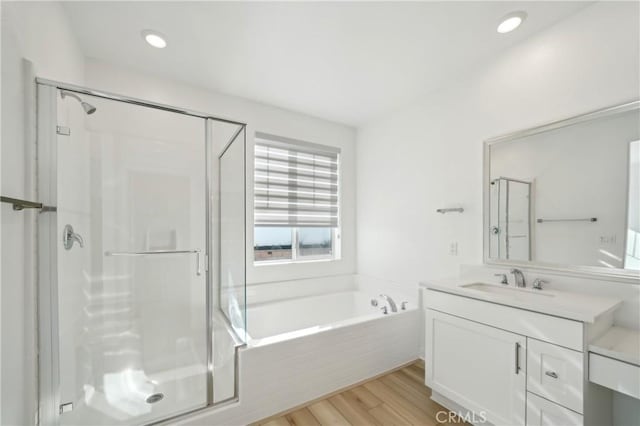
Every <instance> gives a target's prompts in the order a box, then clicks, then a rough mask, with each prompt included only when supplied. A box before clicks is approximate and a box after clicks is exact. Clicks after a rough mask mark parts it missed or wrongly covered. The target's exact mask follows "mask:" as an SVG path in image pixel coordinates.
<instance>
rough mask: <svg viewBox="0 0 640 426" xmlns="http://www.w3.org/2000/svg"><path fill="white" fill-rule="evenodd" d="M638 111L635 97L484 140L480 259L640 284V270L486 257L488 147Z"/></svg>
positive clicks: (639, 108)
mask: <svg viewBox="0 0 640 426" xmlns="http://www.w3.org/2000/svg"><path fill="white" fill-rule="evenodd" d="M633 110H640V100H634V101H631V102H626V103H624V104H619V105H615V106H611V107H607V108H603V109H599V110H596V111H591V112H588V113H586V114H581V115H577V116H574V117H570V118H565V119H562V120H558V121H553V122H551V123H547V124H543V125H541V126H536V127H531V128H528V129H524V130H519V131H516V132H513V133H508V134H506V135H502V136H497V137H494V138H490V139H487V140H485V141H484V154H483V173H482V192H483V194H482V204H483V206H482V224H483V230H482V240H483V260H484V264H485V265H493V266H513V267H519V268H522V269H542V270H547V271H553V272H557V273H561V274H565V275H577V276H589V277H594V276H596V277H601V278H606V279H613V280H616V281H628V282H631V283H633V284H640V271H636V270H632V269H613V268H606V267H603V266H586V265H585V266H581V265H570V264H561V263H550V262H536V261H531V260H530V261H523V260H500V259H493V258H490V257H489V253H490V252H489V244H490V235H489V225H490V208H491V206H490V201H491V198H490V185H489V181H490V177H491V147H492V146H493V145H496V144H499V143H503V142H510V141H513V140H515V139H519V138H523V137H526V136H531V135H535V134H538V133H543V132H548V131H550V130H555V129H559V128H562V127H567V126H571V125H574V124H578V123H582V122H585V121H589V120H594V119H598V118H603V117H607V116H611V115H615V114H620V113H624V112H628V111H633Z"/></svg>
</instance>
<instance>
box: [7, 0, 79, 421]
mask: <svg viewBox="0 0 640 426" xmlns="http://www.w3.org/2000/svg"><path fill="white" fill-rule="evenodd" d="M1 7H2V25H1V27H2V49H1V52H2V146H1V157H2V172H1V175H2V184H1V192H2V195H8V196H14V197H18V198H26V199H35V198H37V197H36V194H35V186H34V181H35V179H34V175H33V174H32V173H33V170H34V164H35V163H34V152H35V145H34V144H35V120H34V117H35V106H34V105H35V103H34V101H35V95H34V93H35V87H34V85H33V83H32V81H29V80H28V79H27V78H28V77H27V76H29V75H33V73H35V75H38V76H42V77H46V78H52V79H60V80H70V81H75V82H78V83H82V81H83V71H84V69H83V58H82V55H81V54H80V51H79V48H78V46H77V45H76V43H75V41H74V39H73V35H72V34H71V32H70V30H69V27H68V22H67V19H66V16H65V15H64V12H63V11H62V9H61V7H60V5H59V4H56V3H36V2H21V3H7V2H2V5H1ZM23 58H26V59H28V60H29V61H30V62H24V61H23ZM31 67H32V69H31V70H30V68H31ZM1 214H2V217H1V223H2V225H1V227H2V228H1V229H2V263H1V270H2V272H1V279H2V284H1V289H2V290H1V291H2V293H1V297H0V299H1V301H2V306H1V324H2V333H1V339H2V341H1V345H0V346H1V347H2V356H1V360H2V365H1V370H0V374H1V376H2V377H1V383H2V387H3V389H2V391H1V401H0V407H1V413H0V423H1V424H3V425H26V424H33V423H34V414H35V401H36V399H35V396H36V376H35V371H36V368H35V363H36V355H35V267H34V265H35V263H34V262H35V239H34V232H33V230H34V224H35V215H36V214H37V213H36V212H34V211H23V212H14V211H12V209H11V206H10V205H7V204H2V210H1Z"/></svg>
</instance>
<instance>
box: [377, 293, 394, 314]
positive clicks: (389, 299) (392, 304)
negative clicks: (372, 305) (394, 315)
mask: <svg viewBox="0 0 640 426" xmlns="http://www.w3.org/2000/svg"><path fill="white" fill-rule="evenodd" d="M380 297H382V298H383V299H384V300H385V301H386V302H387V303H388V304H389V306H390V307H391V312H398V307H397V306H396V302H394V301H393V299H392V298H391V296H387V295H386V294H381V295H380Z"/></svg>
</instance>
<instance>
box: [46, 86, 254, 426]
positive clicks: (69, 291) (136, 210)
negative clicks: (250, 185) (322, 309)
mask: <svg viewBox="0 0 640 426" xmlns="http://www.w3.org/2000/svg"><path fill="white" fill-rule="evenodd" d="M244 146H245V124H243V123H238V122H233V121H229V120H221V119H216V118H213V117H209V116H207V115H206V114H200V113H195V112H189V111H184V110H179V109H177V108H173V107H168V106H165V105H158V104H153V103H148V102H144V101H140V100H135V99H131V98H127V97H123V96H116V95H110V94H105V93H102V92H96V91H92V90H88V89H84V88H79V87H75V86H69V85H64V84H60V83H55V82H49V81H44V80H39V81H38V190H39V197H40V198H41V199H42V200H43V202H44V203H46V204H47V205H50V206H55V209H52V210H51V211H46V212H42V213H41V214H40V215H39V231H38V232H39V253H38V258H39V303H38V310H39V318H40V323H39V326H40V330H39V353H40V366H39V380H40V396H39V397H40V404H39V406H40V424H45V425H48V424H52V425H125V424H126V425H128V424H148V423H152V422H156V421H159V420H162V419H167V418H171V417H174V416H178V415H181V414H184V413H187V412H191V411H194V410H198V409H203V408H206V407H208V406H211V405H214V404H215V403H219V402H222V401H226V400H229V399H233V398H235V397H236V396H237V391H236V388H237V385H236V383H235V377H236V376H237V375H236V374H235V372H236V369H237V362H236V359H237V355H236V350H237V348H238V347H239V346H241V345H242V344H243V331H244V329H245V328H246V326H245V321H246V315H245V311H244V291H245V287H244V285H245V281H244V278H245V277H244V274H245V263H244V262H245V260H244V259H245V256H244V250H242V251H241V250H240V247H242V248H244V222H242V227H240V226H238V225H237V224H233V223H231V224H229V226H224V225H223V224H222V223H221V221H220V217H221V215H220V214H221V213H223V212H227V211H233V212H234V215H235V216H238V212H242V213H243V214H242V217H244V208H245V207H244V202H245V196H244V162H245V159H244ZM225 152H229V153H230V152H233V153H234V155H233V156H232V157H231V156H228V157H224V156H223V155H222V154H224V153H225ZM223 159H224V162H223ZM221 165H223V166H224V167H223V168H221ZM222 169H224V170H227V172H225V173H224V174H223V173H222ZM223 178H224V181H223ZM238 182H242V186H240V184H239V183H238ZM223 188H225V190H224V191H222V189H223ZM223 274H224V276H225V283H226V284H225V285H226V287H229V284H228V283H229V282H232V285H231V287H232V289H233V291H231V292H221V291H218V290H219V289H221V278H222V276H223ZM223 293H224V294H225V300H224V303H222V302H221V297H220V295H221V294H223ZM229 306H233V310H230V309H229Z"/></svg>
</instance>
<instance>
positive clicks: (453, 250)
mask: <svg viewBox="0 0 640 426" xmlns="http://www.w3.org/2000/svg"><path fill="white" fill-rule="evenodd" d="M449 255H451V256H457V255H458V242H457V241H454V242H452V243H450V244H449Z"/></svg>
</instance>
